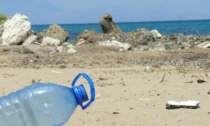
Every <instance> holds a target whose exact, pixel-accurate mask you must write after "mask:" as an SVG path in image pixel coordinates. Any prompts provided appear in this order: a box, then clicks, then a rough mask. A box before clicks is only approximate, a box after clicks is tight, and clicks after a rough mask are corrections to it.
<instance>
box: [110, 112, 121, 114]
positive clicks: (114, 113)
mask: <svg viewBox="0 0 210 126" xmlns="http://www.w3.org/2000/svg"><path fill="white" fill-rule="evenodd" d="M112 114H120V113H119V112H113V113H112Z"/></svg>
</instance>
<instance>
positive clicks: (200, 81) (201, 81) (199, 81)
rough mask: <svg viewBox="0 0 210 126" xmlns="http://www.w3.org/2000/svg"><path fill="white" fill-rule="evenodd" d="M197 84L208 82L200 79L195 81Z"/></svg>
mask: <svg viewBox="0 0 210 126" xmlns="http://www.w3.org/2000/svg"><path fill="white" fill-rule="evenodd" d="M197 82H198V83H204V82H208V81H207V80H206V79H205V78H200V79H198V80H197Z"/></svg>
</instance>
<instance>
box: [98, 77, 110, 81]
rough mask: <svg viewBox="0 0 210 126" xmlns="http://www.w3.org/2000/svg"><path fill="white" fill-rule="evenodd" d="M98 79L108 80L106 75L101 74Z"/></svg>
mask: <svg viewBox="0 0 210 126" xmlns="http://www.w3.org/2000/svg"><path fill="white" fill-rule="evenodd" d="M98 80H108V79H107V78H106V77H103V76H100V77H99V78H98Z"/></svg>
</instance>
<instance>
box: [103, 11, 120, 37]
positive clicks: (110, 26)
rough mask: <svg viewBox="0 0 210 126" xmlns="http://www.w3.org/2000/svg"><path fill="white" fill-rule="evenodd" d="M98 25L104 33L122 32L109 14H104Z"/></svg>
mask: <svg viewBox="0 0 210 126" xmlns="http://www.w3.org/2000/svg"><path fill="white" fill-rule="evenodd" d="M100 25H101V28H102V30H103V32H104V33H105V34H108V33H120V32H122V31H121V30H120V28H119V27H118V26H117V24H116V23H115V22H114V20H113V19H112V16H111V15H110V14H104V15H103V16H102V17H101V19H100Z"/></svg>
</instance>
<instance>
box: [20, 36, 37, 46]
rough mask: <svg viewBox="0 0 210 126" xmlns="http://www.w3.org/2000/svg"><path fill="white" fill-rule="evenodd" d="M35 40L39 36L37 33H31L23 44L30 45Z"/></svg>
mask: <svg viewBox="0 0 210 126" xmlns="http://www.w3.org/2000/svg"><path fill="white" fill-rule="evenodd" d="M35 41H37V36H36V35H30V36H28V37H27V38H26V40H25V41H24V43H23V45H30V44H33V43H34V42H35Z"/></svg>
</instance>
